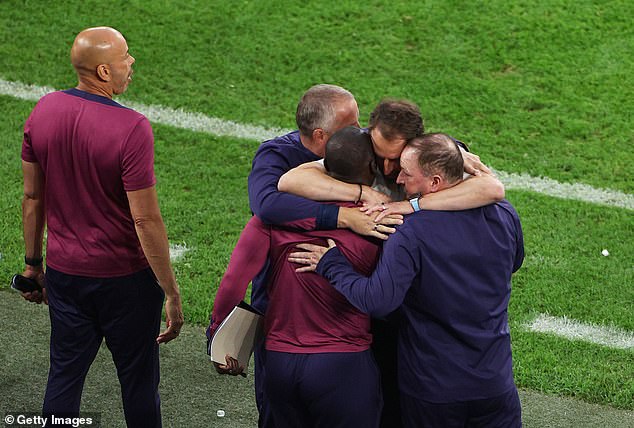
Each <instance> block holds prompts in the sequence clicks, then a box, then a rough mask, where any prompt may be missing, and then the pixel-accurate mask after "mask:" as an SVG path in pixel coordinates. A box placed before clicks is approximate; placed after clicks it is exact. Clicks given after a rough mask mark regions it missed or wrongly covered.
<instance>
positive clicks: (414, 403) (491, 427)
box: [401, 388, 522, 428]
mask: <svg viewBox="0 0 634 428" xmlns="http://www.w3.org/2000/svg"><path fill="white" fill-rule="evenodd" d="M401 405H402V407H403V425H404V426H405V427H411V428H521V426H522V408H521V404H520V397H519V395H518V394H517V389H516V388H513V389H512V390H510V391H509V392H507V393H504V394H502V395H500V396H498V397H493V398H487V399H484V400H473V401H464V402H459V403H448V404H438V403H429V402H427V401H423V400H419V399H417V398H414V397H411V396H408V395H405V394H401Z"/></svg>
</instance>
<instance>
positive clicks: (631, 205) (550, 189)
mask: <svg viewBox="0 0 634 428" xmlns="http://www.w3.org/2000/svg"><path fill="white" fill-rule="evenodd" d="M495 173H496V174H497V176H498V178H499V179H500V181H501V182H502V183H504V186H505V187H506V188H507V189H521V190H530V191H533V192H537V193H542V194H544V195H548V196H554V197H556V198H562V199H573V200H577V201H584V202H591V203H594V204H601V205H610V206H613V207H619V208H625V209H628V210H634V195H630V194H627V193H623V192H619V191H618V190H611V189H597V188H596V187H592V186H589V185H587V184H582V183H560V182H559V181H556V180H553V179H551V178H547V177H533V176H530V175H528V174H517V173H514V172H504V171H495Z"/></svg>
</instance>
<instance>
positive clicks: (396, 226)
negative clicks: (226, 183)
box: [22, 27, 524, 427]
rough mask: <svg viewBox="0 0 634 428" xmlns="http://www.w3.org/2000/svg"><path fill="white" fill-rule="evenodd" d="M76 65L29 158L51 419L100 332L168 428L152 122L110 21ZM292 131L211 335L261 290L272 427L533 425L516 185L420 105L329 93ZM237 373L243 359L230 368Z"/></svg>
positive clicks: (37, 118) (175, 319)
mask: <svg viewBox="0 0 634 428" xmlns="http://www.w3.org/2000/svg"><path fill="white" fill-rule="evenodd" d="M71 60H72V62H73V65H74V66H75V69H76V70H77V74H78V77H79V84H78V86H77V87H76V88H74V89H71V90H68V91H61V92H57V93H53V94H49V95H47V96H45V97H44V98H43V99H42V100H40V102H39V103H38V105H37V106H36V107H35V109H34V111H33V113H32V114H31V116H30V117H29V119H28V121H27V124H26V125H25V138H24V143H23V150H22V159H23V169H24V175H25V198H24V204H23V206H24V208H23V216H24V235H25V242H26V253H25V262H26V264H27V268H26V269H25V273H24V275H25V276H29V277H32V278H35V279H37V280H38V281H40V283H41V284H42V285H43V286H45V289H44V290H45V291H43V292H42V293H39V292H35V293H25V295H24V296H25V298H27V299H29V300H32V301H36V302H40V301H46V300H48V303H49V306H50V313H51V323H52V331H51V368H50V371H49V382H48V385H47V392H46V396H45V402H44V413H45V414H49V413H55V414H68V415H73V414H76V413H78V412H79V399H80V397H81V389H82V386H83V382H84V378H85V375H86V372H87V370H88V368H89V366H90V364H91V363H92V360H93V359H94V355H95V353H96V349H97V348H98V344H100V343H101V341H102V340H103V338H104V337H105V339H106V342H107V343H108V346H109V348H110V350H111V352H112V353H113V359H114V360H115V363H116V365H117V371H118V375H119V379H120V382H121V385H122V393H123V402H124V410H125V416H126V421H127V423H128V426H140V427H141V426H143V427H144V426H152V427H154V426H161V417H160V399H159V395H158V344H159V343H163V342H168V341H170V340H172V339H173V338H175V337H177V336H178V334H179V331H180V327H181V325H182V320H183V316H182V310H181V305H180V295H179V292H178V286H177V284H176V281H175V279H174V275H173V272H172V269H171V266H170V262H169V255H168V253H169V251H168V246H167V239H166V234H165V228H164V226H163V222H162V220H161V216H160V211H159V210H158V204H157V202H156V192H155V189H154V186H155V178H154V170H153V137H152V132H151V128H150V125H149V122H148V121H147V119H146V118H145V117H143V116H142V115H141V114H139V113H137V112H134V111H133V110H130V109H127V108H124V107H122V106H121V105H119V104H117V103H116V102H114V101H112V96H113V95H115V94H120V93H122V92H123V91H124V90H125V89H126V88H127V84H128V83H129V81H130V80H131V76H132V68H131V67H132V64H133V63H134V58H132V57H131V56H130V54H129V53H128V50H127V43H126V41H125V39H124V38H123V36H122V35H121V34H120V33H119V32H118V31H116V30H114V29H112V28H108V27H97V28H91V29H87V30H84V31H82V32H81V33H80V34H79V35H78V36H77V38H76V40H75V43H74V45H73V50H72V51H71ZM296 121H297V128H298V129H297V131H294V132H291V133H289V134H286V135H282V136H279V137H276V138H274V139H272V140H269V141H266V142H264V143H262V144H261V145H260V147H259V149H258V151H257V153H256V155H255V157H254V160H253V165H252V170H251V173H250V175H249V179H248V191H249V202H250V208H251V210H252V212H253V214H254V215H253V217H252V219H251V220H250V221H249V222H248V223H247V225H246V226H245V229H244V230H243V232H242V234H241V236H240V239H239V240H238V243H237V244H236V248H235V249H234V251H233V254H232V256H231V260H230V262H229V266H228V268H227V271H226V273H225V275H224V276H223V278H222V281H221V283H220V286H219V289H218V292H217V294H216V299H215V302H214V308H213V313H212V318H211V323H210V326H209V328H208V330H207V336H208V340H209V339H211V337H212V336H213V333H214V332H215V330H216V328H217V327H218V325H219V324H220V323H221V322H222V321H223V319H224V318H225V317H226V316H227V315H228V313H229V312H230V311H231V309H232V308H233V307H234V306H235V305H236V304H237V303H239V302H240V300H242V299H243V298H244V296H245V293H246V290H247V286H248V284H249V283H252V296H251V303H252V305H253V306H254V307H255V308H256V309H258V310H260V311H261V312H262V313H263V314H264V338H263V341H262V342H261V343H260V344H259V345H258V346H257V348H256V351H255V384H256V400H257V405H258V411H259V426H262V427H313V426H314V427H322V426H323V427H378V426H381V427H399V426H406V427H519V426H521V407H520V402H519V397H518V394H517V389H516V387H515V384H514V381H513V370H512V359H511V343H510V331H509V325H508V315H507V311H508V302H509V298H510V292H511V275H512V273H513V272H515V271H516V270H517V269H519V267H520V266H521V263H522V260H523V257H524V249H523V238H522V230H521V225H520V221H519V218H518V215H517V213H516V211H515V210H514V209H513V207H512V206H511V205H510V204H509V203H508V202H507V201H505V200H503V198H504V187H503V186H502V184H501V183H500V182H499V181H498V180H497V178H496V177H495V176H494V175H493V174H491V171H490V170H489V169H488V168H487V167H486V166H485V165H483V164H482V163H481V162H480V160H479V158H478V157H477V156H475V155H473V154H471V153H469V151H468V148H467V147H466V145H465V144H463V143H462V142H461V141H459V140H457V139H455V138H453V137H452V136H450V135H447V134H443V133H433V134H429V133H427V134H426V133H425V132H424V125H423V119H422V116H421V113H420V110H419V108H418V106H416V105H415V104H414V103H412V102H410V101H406V100H394V99H387V100H384V101H381V102H380V103H379V104H378V105H377V106H376V108H375V109H374V110H373V111H372V113H371V114H370V119H369V123H368V125H367V127H365V128H361V126H360V124H359V110H358V106H357V102H356V100H355V98H354V96H353V95H352V94H351V93H350V92H349V91H347V90H346V89H344V88H341V87H339V86H335V85H328V84H319V85H315V86H313V87H311V88H310V89H308V90H307V91H306V92H305V93H304V95H303V96H302V97H301V99H300V101H299V104H298V106H297V112H296ZM44 201H45V202H44ZM45 223H48V241H47V252H46V259H47V260H46V265H47V269H46V281H44V278H43V275H44V270H43V267H42V266H43V260H42V236H43V230H44V225H45ZM163 295H165V296H166V297H167V301H166V304H165V308H166V318H167V325H168V327H167V330H166V331H165V332H164V333H162V334H159V327H160V324H159V322H160V314H161V307H162V302H163ZM122 301H123V302H126V304H125V305H124V304H121V303H120V302H122ZM118 305H121V306H122V307H121V308H119V307H118ZM141 309H142V310H141ZM157 317H158V318H157ZM157 319H158V321H157ZM131 326H133V327H134V328H130V327H131ZM80 344H81V345H80ZM131 347H132V348H133V349H132V350H131ZM243 369H244V368H243V367H240V366H239V365H238V364H237V361H236V360H235V359H233V358H232V357H231V356H227V359H226V364H216V370H217V371H218V372H220V373H227V374H232V375H237V374H240V373H241V372H242V371H243Z"/></svg>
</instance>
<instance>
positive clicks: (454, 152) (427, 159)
mask: <svg viewBox="0 0 634 428" xmlns="http://www.w3.org/2000/svg"><path fill="white" fill-rule="evenodd" d="M407 147H410V148H413V149H415V150H416V152H417V153H418V164H419V166H420V168H421V170H422V172H423V175H425V176H430V175H435V174H438V175H440V176H442V177H444V178H445V180H446V181H447V183H448V184H453V183H455V182H456V181H458V180H462V174H463V171H464V160H463V158H462V153H460V148H459V147H458V144H456V142H455V141H454V140H453V139H452V138H451V137H450V136H448V135H447V134H441V133H435V134H423V135H422V136H420V137H418V138H414V139H413V140H411V141H410V142H409V143H408V144H407Z"/></svg>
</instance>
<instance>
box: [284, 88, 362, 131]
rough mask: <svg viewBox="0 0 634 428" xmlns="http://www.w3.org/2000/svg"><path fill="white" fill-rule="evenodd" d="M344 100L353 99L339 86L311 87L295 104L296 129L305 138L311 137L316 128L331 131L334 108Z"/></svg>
mask: <svg viewBox="0 0 634 428" xmlns="http://www.w3.org/2000/svg"><path fill="white" fill-rule="evenodd" d="M346 99H354V95H352V94H351V93H350V91H348V90H346V89H344V88H342V87H340V86H336V85H327V84H320V85H315V86H312V87H311V88H310V89H308V90H307V91H306V92H305V93H304V95H303V96H302V98H301V100H299V104H297V111H296V113H295V121H296V122H297V129H299V132H300V133H301V134H302V135H306V136H312V135H313V131H314V130H315V129H317V128H321V129H323V130H325V131H327V132H329V131H331V130H332V127H333V125H334V121H335V119H336V109H335V106H336V104H337V103H338V102H340V101H343V100H346Z"/></svg>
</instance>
